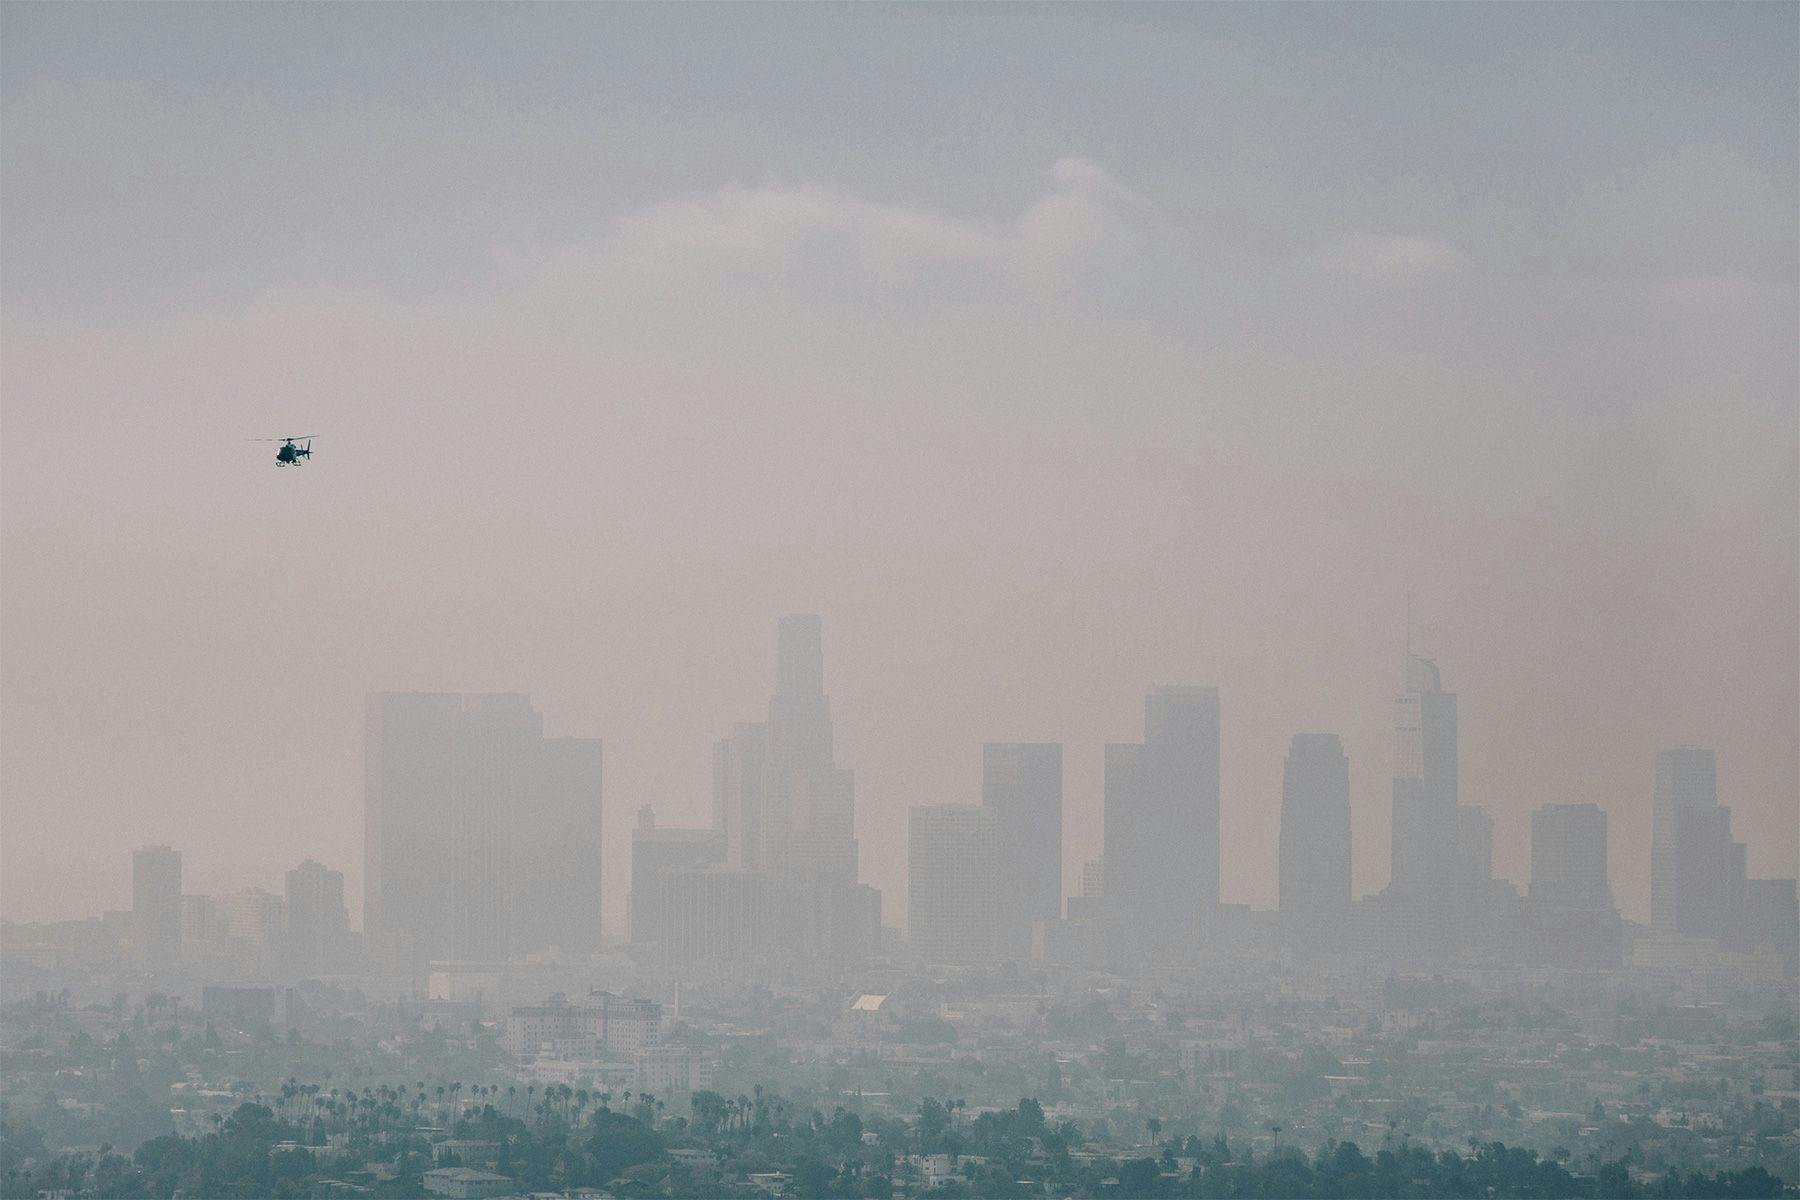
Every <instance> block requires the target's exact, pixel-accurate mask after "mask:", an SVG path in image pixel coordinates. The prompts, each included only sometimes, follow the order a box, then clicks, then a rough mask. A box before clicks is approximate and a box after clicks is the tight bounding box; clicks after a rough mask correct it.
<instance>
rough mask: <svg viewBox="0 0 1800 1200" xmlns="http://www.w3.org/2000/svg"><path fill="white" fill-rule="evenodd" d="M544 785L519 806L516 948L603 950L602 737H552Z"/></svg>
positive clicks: (546, 743) (544, 745)
mask: <svg viewBox="0 0 1800 1200" xmlns="http://www.w3.org/2000/svg"><path fill="white" fill-rule="evenodd" d="M538 771H539V776H538V787H537V789H536V790H535V791H534V792H529V793H525V794H524V795H523V796H522V797H521V799H522V800H524V801H526V802H525V803H521V804H518V805H516V806H515V808H514V832H513V838H512V842H513V856H514V865H513V871H512V878H513V905H512V909H513V935H512V937H513V949H514V952H515V953H520V954H530V953H532V952H534V951H541V950H548V949H550V948H552V947H554V948H556V949H559V950H562V951H563V952H565V953H568V954H592V953H594V952H595V951H598V950H599V949H600V793H601V747H600V739H599V738H575V737H556V738H545V739H544V740H543V741H542V742H541V743H540V744H539V747H538Z"/></svg>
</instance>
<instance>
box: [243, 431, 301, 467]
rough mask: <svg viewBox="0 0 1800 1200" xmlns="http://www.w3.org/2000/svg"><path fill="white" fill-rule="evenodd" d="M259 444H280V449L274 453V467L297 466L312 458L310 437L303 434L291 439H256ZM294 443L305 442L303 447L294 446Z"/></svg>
mask: <svg viewBox="0 0 1800 1200" xmlns="http://www.w3.org/2000/svg"><path fill="white" fill-rule="evenodd" d="M254 440H256V441H259V442H280V443H281V449H279V450H277V451H276V452H275V465H276V466H278V467H285V466H289V465H292V466H296V467H297V466H299V465H300V460H301V459H303V458H311V457H312V436H311V435H310V434H305V435H302V436H300V437H291V438H256V439H254ZM295 442H305V443H306V444H305V445H304V446H296V445H295V444H294V443H295Z"/></svg>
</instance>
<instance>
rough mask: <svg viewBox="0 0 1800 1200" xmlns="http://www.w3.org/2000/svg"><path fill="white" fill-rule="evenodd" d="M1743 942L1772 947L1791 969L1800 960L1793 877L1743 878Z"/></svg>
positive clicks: (1799, 907)
mask: <svg viewBox="0 0 1800 1200" xmlns="http://www.w3.org/2000/svg"><path fill="white" fill-rule="evenodd" d="M1742 940H1743V944H1744V945H1745V946H1748V947H1751V948H1754V947H1757V946H1773V947H1774V948H1775V949H1776V950H1777V951H1779V952H1780V953H1781V955H1782V957H1783V958H1785V959H1787V961H1788V969H1789V970H1790V971H1792V970H1793V964H1794V962H1795V961H1796V959H1800V903H1797V902H1796V890H1795V881H1794V880H1792V879H1746V880H1745V881H1744V925H1743V939H1742Z"/></svg>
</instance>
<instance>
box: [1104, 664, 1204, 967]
mask: <svg viewBox="0 0 1800 1200" xmlns="http://www.w3.org/2000/svg"><path fill="white" fill-rule="evenodd" d="M1104 837H1105V858H1106V894H1107V897H1108V906H1107V911H1108V914H1109V918H1110V919H1111V920H1113V921H1114V922H1116V925H1115V928H1116V930H1117V931H1118V932H1119V934H1120V938H1119V944H1118V949H1119V950H1120V951H1122V952H1123V953H1124V954H1126V955H1127V956H1133V957H1140V958H1141V957H1143V956H1145V955H1149V956H1153V957H1159V958H1167V957H1170V956H1173V955H1178V954H1180V953H1183V952H1185V951H1187V950H1190V949H1192V948H1193V947H1195V946H1196V945H1197V944H1198V941H1199V937H1200V935H1201V932H1202V930H1204V929H1205V928H1206V926H1207V923H1208V922H1209V921H1210V919H1211V917H1212V915H1213V912H1214V911H1215V910H1216V909H1217V907H1218V903H1219V692H1218V689H1217V688H1210V687H1161V688H1156V689H1155V690H1153V691H1152V692H1151V693H1150V694H1149V696H1148V697H1147V698H1146V699H1145V702H1144V741H1143V744H1142V745H1111V746H1108V747H1107V748H1106V812H1105V817H1104Z"/></svg>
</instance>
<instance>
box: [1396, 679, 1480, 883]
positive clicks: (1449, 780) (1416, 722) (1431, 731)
mask: <svg viewBox="0 0 1800 1200" xmlns="http://www.w3.org/2000/svg"><path fill="white" fill-rule="evenodd" d="M1458 826H1459V818H1458V814H1457V765H1456V696H1455V694H1454V693H1451V692H1446V691H1444V690H1443V687H1442V683H1441V679H1440V676H1439V675H1438V668H1437V664H1436V663H1434V662H1432V661H1431V660H1430V659H1428V658H1419V657H1417V656H1416V655H1414V656H1409V657H1408V659H1407V667H1406V691H1405V692H1404V693H1403V694H1402V695H1401V696H1400V697H1399V699H1397V700H1396V701H1395V702H1394V798H1393V823H1392V834H1393V857H1392V863H1391V868H1390V870H1391V875H1390V883H1389V888H1390V889H1391V891H1392V893H1393V895H1395V896H1396V897H1403V898H1417V899H1420V900H1422V901H1424V902H1426V903H1427V904H1432V905H1442V904H1443V903H1444V902H1445V899H1446V897H1447V895H1448V893H1449V890H1450V884H1451V879H1452V875H1453V872H1454V869H1455V866H1456V857H1457V855H1456V851H1457V847H1458V845H1459V843H1460V841H1461V840H1462V839H1461V838H1460V837H1459V829H1458Z"/></svg>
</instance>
